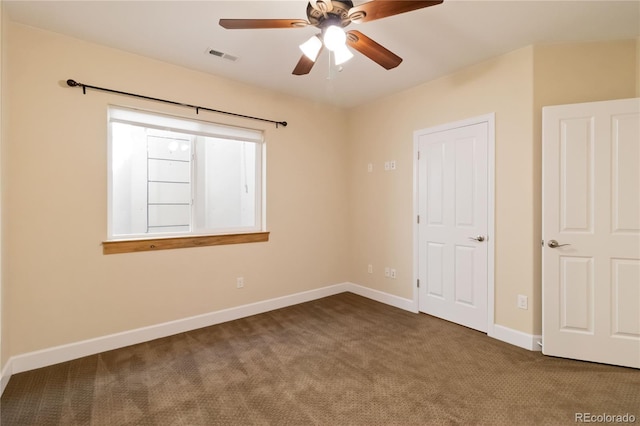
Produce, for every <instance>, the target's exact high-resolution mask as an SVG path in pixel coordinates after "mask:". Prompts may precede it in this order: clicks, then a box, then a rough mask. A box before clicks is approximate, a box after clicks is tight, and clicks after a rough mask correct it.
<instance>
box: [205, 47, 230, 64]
mask: <svg viewBox="0 0 640 426" xmlns="http://www.w3.org/2000/svg"><path fill="white" fill-rule="evenodd" d="M207 53H208V54H209V55H213V56H217V57H218V58H222V59H226V60H228V61H231V62H235V61H237V60H238V57H237V56H233V55H229V54H228V53H224V52H221V51H219V50H216V49H207Z"/></svg>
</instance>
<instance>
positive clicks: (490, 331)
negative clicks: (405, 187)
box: [413, 112, 496, 336]
mask: <svg viewBox="0 0 640 426" xmlns="http://www.w3.org/2000/svg"><path fill="white" fill-rule="evenodd" d="M480 123H487V133H488V134H487V233H488V236H489V238H488V239H487V245H488V246H487V335H489V336H493V335H494V334H495V333H494V318H495V314H494V311H495V259H494V256H495V144H496V136H495V135H496V132H495V113H493V112H492V113H489V114H484V115H480V116H477V117H472V118H467V119H464V120H459V121H454V122H452V123H446V124H441V125H438V126H434V127H428V128H425V129H420V130H416V131H414V132H413V309H414V311H415V312H419V308H420V305H419V299H418V298H419V292H418V286H417V283H418V265H419V259H418V248H419V241H418V223H417V217H418V208H419V204H418V195H419V194H418V142H419V137H418V136H419V135H428V134H431V133H437V132H442V131H446V130H452V129H456V128H459V127H466V126H473V125H475V124H480Z"/></svg>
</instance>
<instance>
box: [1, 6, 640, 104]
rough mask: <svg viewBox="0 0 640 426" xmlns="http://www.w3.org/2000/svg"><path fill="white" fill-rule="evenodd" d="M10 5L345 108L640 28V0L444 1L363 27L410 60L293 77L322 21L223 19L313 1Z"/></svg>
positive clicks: (61, 27) (60, 27) (22, 15)
mask: <svg viewBox="0 0 640 426" xmlns="http://www.w3.org/2000/svg"><path fill="white" fill-rule="evenodd" d="M3 3H4V4H5V12H6V13H8V15H9V17H10V18H11V20H13V21H17V22H21V23H24V24H27V25H31V26H35V27H40V28H44V29H48V30H51V31H55V32H58V33H62V34H66V35H70V36H73V37H77V38H80V39H85V40H88V41H91V42H95V43H99V44H103V45H107V46H111V47H114V48H118V49H121V50H125V51H129V52H133V53H137V54H140V55H144V56H148V57H152V58H156V59H160V60H163V61H166V62H170V63H174V64H178V65H182V66H184V67H188V68H192V69H196V70H200V71H204V72H207V73H211V74H215V75H219V76H224V77H227V78H230V79H234V80H239V81H242V82H246V83H249V84H252V85H255V86H260V87H265V88H270V89H273V90H277V91H280V92H285V93H289V94H293V95H296V96H301V97H305V98H309V99H313V100H317V101H321V102H330V103H333V104H335V105H339V106H345V107H349V106H355V105H358V104H361V103H364V102H367V101H370V100H372V99H375V98H378V97H381V96H384V95H386V94H389V93H393V92H397V91H400V90H403V89H407V88H410V87H413V86H416V85H418V84H420V83H423V82H426V81H429V80H433V79H436V78H438V77H441V76H443V75H446V74H449V73H451V72H453V71H455V70H457V69H460V68H462V67H464V66H467V65H470V64H473V63H476V62H479V61H482V60H485V59H488V58H491V57H495V56H498V55H500V54H503V53H506V52H509V51H512V50H514V49H517V48H520V47H523V46H526V45H529V44H534V43H557V42H579V41H594V40H620V39H631V38H636V37H639V36H640V1H636V0H634V1H608V0H605V1H580V0H571V1H522V0H512V1H481V0H475V1H460V0H445V1H444V3H443V4H440V5H438V6H433V7H429V8H426V9H421V10H417V11H413V12H409V13H405V14H401V15H396V16H392V17H388V18H384V19H381V20H377V21H373V22H367V23H363V24H360V25H357V29H358V30H359V31H361V32H362V33H364V34H365V35H367V36H369V37H370V38H372V39H374V40H375V41H377V42H378V43H380V44H382V45H383V46H385V47H386V48H387V49H389V50H391V51H393V52H394V53H396V54H397V55H399V56H400V57H402V58H403V59H404V61H403V62H402V63H401V64H400V66H398V67H397V68H395V69H392V70H389V71H387V70H385V69H384V68H382V67H380V66H379V65H378V64H376V63H374V62H372V61H371V60H369V59H368V58H366V57H365V56H363V55H361V54H359V53H357V52H354V53H355V57H354V58H353V59H352V60H351V61H349V62H347V63H346V64H345V65H344V67H343V70H342V71H341V72H337V71H335V70H334V71H333V72H330V69H329V61H328V58H327V57H328V54H327V52H324V53H323V54H322V55H321V57H320V58H319V59H318V61H317V63H316V65H315V66H314V68H313V69H312V71H311V73H310V74H309V75H306V76H294V75H292V74H291V71H292V70H293V67H294V66H295V64H296V63H297V61H298V59H299V58H300V55H301V52H300V50H299V49H298V45H299V44H301V43H302V42H304V41H305V40H307V39H308V38H309V37H310V36H311V35H313V34H315V33H316V32H317V29H316V28H314V27H311V26H310V27H307V28H300V29H266V30H265V29H263V30H225V29H223V28H222V27H220V26H219V25H218V20H219V19H220V18H298V19H306V13H305V11H306V4H307V2H306V1H305V0H289V1H274V0H262V1H255V0H235V1H183V0H180V1H25V0H21V1H3ZM354 3H355V4H356V5H357V4H360V3H363V1H354ZM354 27H356V24H351V25H350V26H349V27H348V28H347V29H352V28H354ZM210 48H212V49H215V50H218V51H222V52H225V53H228V54H230V55H233V56H237V57H238V58H239V59H238V60H237V61H236V62H231V61H228V60H224V59H221V58H218V57H215V56H212V55H210V54H208V53H207V52H208V50H209V49H210ZM87 84H96V85H99V82H87Z"/></svg>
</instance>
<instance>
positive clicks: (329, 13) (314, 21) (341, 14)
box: [307, 0, 353, 29]
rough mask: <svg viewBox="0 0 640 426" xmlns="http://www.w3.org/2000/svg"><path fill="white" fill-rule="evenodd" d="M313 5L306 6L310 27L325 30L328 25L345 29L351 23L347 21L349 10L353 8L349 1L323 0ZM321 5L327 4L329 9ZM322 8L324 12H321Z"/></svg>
mask: <svg viewBox="0 0 640 426" xmlns="http://www.w3.org/2000/svg"><path fill="white" fill-rule="evenodd" d="M314 3H315V5H312V4H311V2H309V4H308V5H307V18H308V19H309V22H310V23H311V25H313V26H316V27H318V28H322V29H323V28H325V27H327V26H329V25H337V26H339V27H346V26H347V25H349V24H350V23H351V20H350V19H349V10H350V9H351V8H352V7H353V2H352V1H351V0H325V1H316V2H314ZM322 3H325V4H326V3H329V4H330V7H327V6H325V5H324V4H322ZM323 6H324V8H325V9H327V10H326V11H325V10H323Z"/></svg>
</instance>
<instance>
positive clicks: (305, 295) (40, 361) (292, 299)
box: [0, 282, 541, 395]
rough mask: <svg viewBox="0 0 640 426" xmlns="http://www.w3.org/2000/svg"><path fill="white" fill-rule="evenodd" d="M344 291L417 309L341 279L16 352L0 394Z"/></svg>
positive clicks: (497, 331)
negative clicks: (15, 382)
mask: <svg viewBox="0 0 640 426" xmlns="http://www.w3.org/2000/svg"><path fill="white" fill-rule="evenodd" d="M344 292H351V293H354V294H357V295H359V296H363V297H366V298H368V299H372V300H375V301H377V302H381V303H384V304H387V305H390V306H394V307H396V308H399V309H403V310H405V311H409V312H414V313H417V312H418V308H417V305H416V303H415V302H414V301H413V300H412V299H405V298H403V297H399V296H395V295H393V294H389V293H385V292H383V291H379V290H374V289H372V288H368V287H364V286H361V285H358V284H354V283H350V282H345V283H341V284H335V285H331V286H328V287H323V288H319V289H315V290H309V291H304V292H301V293H295V294H291V295H288V296H283V297H278V298H275V299H269V300H264V301H260V302H255V303H250V304H247V305H242V306H238V307H235V308H229V309H223V310H220V311H214V312H209V313H206V314H202V315H196V316H193V317H189V318H183V319H179V320H175V321H169V322H165V323H162V324H156V325H152V326H149V327H142V328H138V329H134V330H129V331H124V332H121V333H115V334H110V335H107V336H102V337H96V338H93V339H89V340H84V341H81V342H75V343H69V344H66V345H61V346H55V347H53V348H47V349H42V350H39V351H34V352H28V353H25V354H21V355H16V356H13V357H11V358H9V360H8V361H7V363H6V365H5V366H4V368H3V369H2V376H1V377H0V395H1V394H2V392H4V389H5V387H6V386H7V384H8V383H9V379H10V378H11V375H13V374H17V373H21V372H23V371H29V370H35V369H36V368H42V367H47V366H49V365H54V364H58V363H60V362H66V361H71V360H73V359H77V358H81V357H84V356H89V355H94V354H97V353H100V352H105V351H110V350H113V349H118V348H123V347H125V346H130V345H135V344H138V343H143V342H148V341H150V340H155V339H159V338H162V337H167V336H172V335H174V334H178V333H183V332H186V331H190V330H195V329H198V328H202V327H208V326H211V325H215V324H221V323H223V322H227V321H233V320H236V319H240V318H244V317H248V316H251V315H257V314H261V313H264V312H268V311H272V310H275V309H280V308H285V307H287V306H293V305H297V304H300V303H305V302H310V301H312V300H316V299H321V298H323V297H327V296H332V295H335V294H339V293H344ZM490 328H491V330H492V331H490V332H489V333H488V334H489V336H490V337H493V338H495V339H498V340H502V341H503V342H506V343H510V344H512V345H515V346H519V347H521V348H525V349H528V350H532V351H539V350H541V347H540V346H539V344H538V342H540V341H541V336H534V335H530V334H526V333H523V332H521V331H517V330H513V329H510V328H507V327H504V326H501V325H493V327H490Z"/></svg>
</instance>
